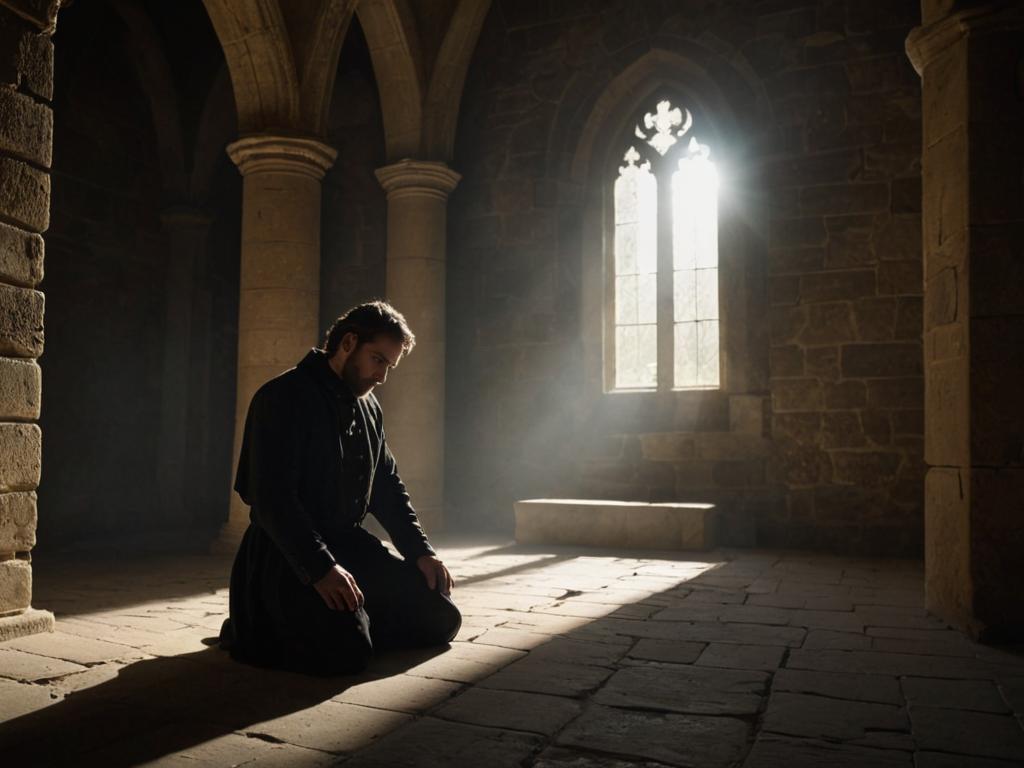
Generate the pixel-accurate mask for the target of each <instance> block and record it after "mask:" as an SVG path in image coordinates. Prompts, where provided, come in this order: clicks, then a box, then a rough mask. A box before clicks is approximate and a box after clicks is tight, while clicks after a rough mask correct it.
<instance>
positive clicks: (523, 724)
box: [434, 688, 583, 736]
mask: <svg viewBox="0 0 1024 768" xmlns="http://www.w3.org/2000/svg"><path fill="white" fill-rule="evenodd" d="M582 708H583V705H582V704H581V703H580V702H579V701H577V700H575V699H569V698H564V697H561V696H546V695H543V694H538V693H526V692H523V691H501V690H487V689H484V688H471V689H470V690H468V691H466V692H465V693H463V694H461V695H459V696H457V697H455V698H454V699H452V700H451V701H450V702H448V703H447V704H445V705H444V706H443V707H441V708H440V709H438V710H437V711H436V712H434V716H435V717H439V718H442V719H445V720H456V721H458V722H462V723H471V724H473V725H483V726H489V727H491V728H505V729H507V730H512V731H529V732H531V733H538V734H541V735H544V736H550V735H551V734H553V733H555V732H556V731H558V730H560V729H561V728H562V726H564V725H565V724H566V723H568V722H569V721H570V720H572V719H573V718H574V717H576V716H577V715H579V713H580V712H581V711H582Z"/></svg>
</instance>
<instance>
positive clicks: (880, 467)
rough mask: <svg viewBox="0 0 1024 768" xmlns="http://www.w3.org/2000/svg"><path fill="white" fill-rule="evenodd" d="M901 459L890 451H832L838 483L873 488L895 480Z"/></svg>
mask: <svg viewBox="0 0 1024 768" xmlns="http://www.w3.org/2000/svg"><path fill="white" fill-rule="evenodd" d="M901 461H902V457H901V456H900V454H898V453H894V452H891V451H833V452H832V465H833V468H834V471H835V479H836V481H837V482H840V483H851V484H853V485H858V486H864V487H873V486H878V485H885V484H887V483H891V482H892V481H893V480H895V479H896V474H897V472H898V471H899V468H900V462H901Z"/></svg>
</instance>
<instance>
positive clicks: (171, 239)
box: [157, 206, 211, 524]
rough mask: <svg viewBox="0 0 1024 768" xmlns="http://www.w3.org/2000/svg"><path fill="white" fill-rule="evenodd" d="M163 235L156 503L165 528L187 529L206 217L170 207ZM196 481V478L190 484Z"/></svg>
mask: <svg viewBox="0 0 1024 768" xmlns="http://www.w3.org/2000/svg"><path fill="white" fill-rule="evenodd" d="M160 218H161V221H162V223H163V229H164V233H165V235H166V236H167V269H166V271H165V273H164V300H165V308H164V359H163V368H162V374H161V377H160V386H161V402H160V442H159V456H158V463H157V491H158V494H157V498H158V499H159V504H160V518H161V520H162V521H163V522H164V523H170V522H178V523H181V524H187V523H188V521H189V520H190V519H191V518H190V516H189V515H186V514H185V511H186V505H187V501H188V500H190V499H191V494H190V493H189V491H188V488H189V483H190V478H188V477H187V476H186V474H187V473H186V470H185V467H186V464H187V447H188V427H189V418H188V412H189V382H190V379H191V354H190V353H191V337H192V314H193V288H194V276H195V270H196V266H197V264H198V263H199V260H200V259H202V258H203V256H204V254H205V252H206V236H207V234H208V233H209V231H210V223H211V220H210V217H209V216H208V215H206V214H205V213H203V212H202V211H200V210H198V209H196V208H190V207H185V206H180V207H173V208H168V209H167V210H165V211H163V212H162V213H161V215H160ZM193 481H194V479H193Z"/></svg>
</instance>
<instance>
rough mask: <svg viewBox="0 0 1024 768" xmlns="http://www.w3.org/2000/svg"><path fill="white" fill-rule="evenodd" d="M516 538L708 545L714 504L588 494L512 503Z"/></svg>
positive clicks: (657, 545)
mask: <svg viewBox="0 0 1024 768" xmlns="http://www.w3.org/2000/svg"><path fill="white" fill-rule="evenodd" d="M515 514H516V542H517V543H519V544H575V545H581V546H587V547H626V548H631V549H711V548H713V547H714V546H715V518H716V512H715V505H714V504H647V503H644V502H637V501H601V500H590V499H527V500H524V501H517V502H516V503H515Z"/></svg>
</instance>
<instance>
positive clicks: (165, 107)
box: [108, 0, 188, 202]
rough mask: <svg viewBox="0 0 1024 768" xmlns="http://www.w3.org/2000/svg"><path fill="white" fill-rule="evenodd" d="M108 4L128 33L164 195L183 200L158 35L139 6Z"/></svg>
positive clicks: (170, 83)
mask: <svg viewBox="0 0 1024 768" xmlns="http://www.w3.org/2000/svg"><path fill="white" fill-rule="evenodd" d="M108 5H109V6H110V8H111V9H112V10H113V11H114V12H115V13H116V14H117V15H118V17H119V18H120V19H121V21H122V22H124V24H125V26H126V27H127V29H128V32H129V34H127V35H125V46H126V47H127V49H128V51H129V52H130V54H131V56H132V58H133V59H134V60H135V62H136V68H137V69H136V71H137V74H138V78H139V81H140V83H141V85H142V90H143V91H144V92H145V94H146V98H147V99H148V100H149V109H150V113H151V115H152V119H153V127H154V129H155V131H156V134H157V138H158V141H157V153H158V158H159V161H160V175H161V176H162V178H163V188H164V193H165V196H166V197H167V198H168V200H169V201H174V202H184V201H185V199H186V197H187V194H188V192H187V188H188V183H187V181H186V174H185V148H184V142H183V140H182V135H181V119H180V115H179V112H178V96H177V92H176V91H175V88H174V80H173V78H172V77H171V68H170V65H169V64H168V62H167V57H166V56H165V55H164V49H163V44H162V42H161V41H160V36H159V35H158V34H157V31H156V27H154V25H153V21H152V19H151V18H150V17H149V15H148V14H147V13H146V11H145V10H144V9H143V7H142V6H141V5H138V4H136V3H131V2H127V1H126V0H108Z"/></svg>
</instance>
